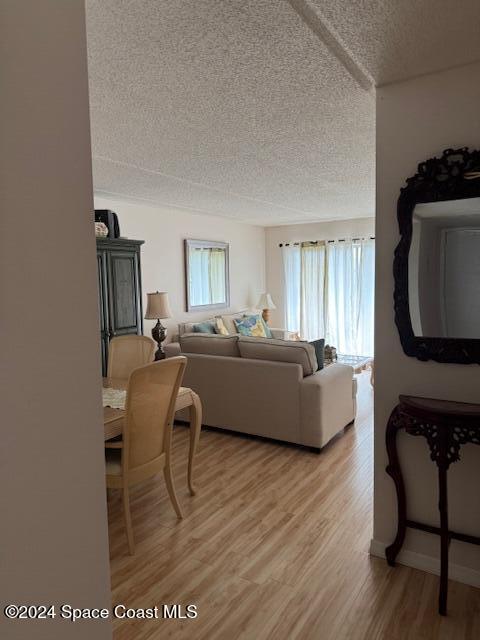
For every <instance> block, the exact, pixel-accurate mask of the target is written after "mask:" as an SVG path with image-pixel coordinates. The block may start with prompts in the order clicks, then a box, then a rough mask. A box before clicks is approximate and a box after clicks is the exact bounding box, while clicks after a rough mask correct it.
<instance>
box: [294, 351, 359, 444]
mask: <svg viewBox="0 0 480 640" xmlns="http://www.w3.org/2000/svg"><path fill="white" fill-rule="evenodd" d="M355 393H356V381H355V379H354V376H353V368H352V367H350V366H348V365H345V364H339V363H335V364H331V365H328V366H326V367H324V368H323V369H322V370H321V371H317V372H316V373H314V374H313V375H311V376H307V377H306V378H303V380H302V382H301V383H300V394H301V401H300V405H301V429H302V438H303V440H304V442H306V443H307V444H310V442H312V444H311V446H320V447H323V446H324V445H325V444H326V443H327V442H328V441H329V440H330V439H331V438H333V436H334V435H335V434H337V433H338V432H339V431H341V430H342V429H343V428H344V427H345V426H346V425H347V424H349V423H350V422H352V420H354V419H355V410H356V403H355ZM319 433H320V434H321V439H320V442H319V443H318V434H319Z"/></svg>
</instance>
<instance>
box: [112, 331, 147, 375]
mask: <svg viewBox="0 0 480 640" xmlns="http://www.w3.org/2000/svg"><path fill="white" fill-rule="evenodd" d="M156 346H157V345H156V344H155V342H154V341H153V340H152V338H149V337H148V336H137V335H129V336H117V337H116V338H112V339H111V340H110V345H109V347H108V370H107V377H108V378H118V379H121V380H128V378H129V376H130V374H131V373H132V371H133V370H134V369H136V368H137V367H141V366H142V365H144V364H148V363H149V362H153V358H154V354H155V348H156Z"/></svg>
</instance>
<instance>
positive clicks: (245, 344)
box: [165, 333, 356, 449]
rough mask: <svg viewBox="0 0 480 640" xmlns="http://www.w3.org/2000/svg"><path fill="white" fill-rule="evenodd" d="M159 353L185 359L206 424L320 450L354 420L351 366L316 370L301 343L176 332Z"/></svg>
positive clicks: (189, 382) (187, 377) (311, 351)
mask: <svg viewBox="0 0 480 640" xmlns="http://www.w3.org/2000/svg"><path fill="white" fill-rule="evenodd" d="M165 352H166V355H167V357H171V356H173V355H179V354H180V353H181V354H183V355H186V356H187V358H188V363H187V369H186V372H185V378H184V382H183V384H184V386H187V387H191V388H192V389H194V390H195V391H196V392H197V393H198V394H199V396H200V398H201V400H202V404H203V423H204V424H206V425H209V426H212V427H221V428H225V429H230V430H233V431H240V432H243V433H249V434H253V435H259V436H264V437H268V438H274V439H277V440H285V441H287V442H293V443H297V444H301V445H306V446H309V447H314V448H318V449H320V448H322V447H323V446H324V445H325V444H326V443H327V442H328V441H329V440H330V439H331V438H332V437H333V436H334V435H335V434H337V433H338V432H340V431H341V430H342V429H343V428H344V427H345V426H346V425H348V424H349V423H351V422H352V421H353V420H354V418H355V411H356V403H355V395H356V381H355V379H354V377H353V369H352V367H350V366H347V365H342V364H332V365H328V366H327V367H325V368H324V369H321V370H320V371H317V370H316V369H317V361H316V356H315V350H314V348H313V347H312V346H311V345H310V344H308V343H306V342H293V341H286V340H275V339H264V338H250V337H244V336H238V335H232V336H219V335H211V334H199V333H193V334H190V333H184V334H183V335H181V336H180V337H179V342H178V343H171V344H169V345H167V346H166V348H165ZM180 417H183V416H180ZM185 418H186V416H185Z"/></svg>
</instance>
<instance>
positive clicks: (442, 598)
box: [438, 465, 450, 616]
mask: <svg viewBox="0 0 480 640" xmlns="http://www.w3.org/2000/svg"><path fill="white" fill-rule="evenodd" d="M438 484H439V502H438V508H439V510H440V593H439V598H438V612H439V613H440V614H441V615H442V616H445V615H447V593H448V547H449V544H450V536H449V532H448V497H447V469H446V467H444V466H443V465H442V466H440V467H439V469H438Z"/></svg>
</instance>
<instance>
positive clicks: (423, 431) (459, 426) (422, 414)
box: [385, 396, 480, 615]
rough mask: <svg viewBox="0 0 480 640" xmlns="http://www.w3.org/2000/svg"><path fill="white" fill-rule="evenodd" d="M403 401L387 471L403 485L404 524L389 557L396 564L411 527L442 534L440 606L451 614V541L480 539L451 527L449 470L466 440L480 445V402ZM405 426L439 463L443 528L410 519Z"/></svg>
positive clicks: (393, 421) (395, 415) (390, 435)
mask: <svg viewBox="0 0 480 640" xmlns="http://www.w3.org/2000/svg"><path fill="white" fill-rule="evenodd" d="M399 401H400V403H399V404H398V405H397V406H396V407H395V409H394V410H393V411H392V414H391V415H390V419H389V421H388V425H387V433H386V444H387V453H388V466H387V469H386V470H387V473H388V474H389V475H390V476H391V477H392V478H393V481H394V482H395V488H396V490H397V505H398V525H397V535H396V537H395V540H394V541H393V543H392V544H391V545H390V546H389V547H387V548H386V549H385V554H386V557H387V562H388V564H389V565H391V566H392V567H393V566H395V559H396V557H397V555H398V553H399V551H400V549H401V548H402V545H403V542H404V539H405V532H406V528H407V527H411V528H412V529H420V531H426V532H428V533H434V534H436V535H439V536H440V593H439V605H438V610H439V613H440V614H442V615H446V613H447V590H448V549H449V545H450V541H451V540H460V541H462V542H469V543H471V544H477V545H479V544H480V538H479V537H476V536H471V535H467V534H464V533H457V532H455V531H450V529H449V528H448V503H447V471H448V468H449V466H450V464H451V463H452V462H456V461H457V460H460V447H461V445H462V444H467V443H472V444H480V405H478V404H467V403H463V402H449V401H447V400H434V399H432V398H417V397H415V396H400V397H399ZM399 429H405V431H406V433H408V434H410V435H413V436H423V437H424V438H426V440H427V443H428V446H429V448H430V458H431V460H432V461H433V462H435V463H436V465H437V467H438V484H439V502H438V508H439V511H440V527H433V526H431V525H428V524H424V523H422V522H416V521H415V520H409V519H408V518H407V499H406V495H405V485H404V482H403V476H402V470H401V467H400V461H399V458H398V452H397V433H398V431H399Z"/></svg>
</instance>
